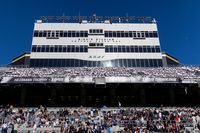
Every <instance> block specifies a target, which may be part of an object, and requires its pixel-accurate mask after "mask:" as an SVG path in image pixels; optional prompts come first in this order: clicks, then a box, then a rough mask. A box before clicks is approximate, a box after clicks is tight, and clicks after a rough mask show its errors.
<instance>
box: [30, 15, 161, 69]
mask: <svg viewBox="0 0 200 133" xmlns="http://www.w3.org/2000/svg"><path fill="white" fill-rule="evenodd" d="M30 66H31V67H162V66H163V62H162V53H161V49H160V41H159V36H158V29H157V24H156V22H155V21H154V20H152V21H149V22H142V23H139V22H128V21H126V22H121V21H120V20H119V22H112V21H111V20H103V21H97V20H96V19H95V21H89V20H81V21H79V22H44V20H38V21H36V22H35V24H34V32H33V40H32V49H31V56H30Z"/></svg>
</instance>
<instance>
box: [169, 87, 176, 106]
mask: <svg viewBox="0 0 200 133" xmlns="http://www.w3.org/2000/svg"><path fill="white" fill-rule="evenodd" d="M169 98H170V104H172V105H174V104H175V94H174V89H173V88H172V87H170V89H169Z"/></svg>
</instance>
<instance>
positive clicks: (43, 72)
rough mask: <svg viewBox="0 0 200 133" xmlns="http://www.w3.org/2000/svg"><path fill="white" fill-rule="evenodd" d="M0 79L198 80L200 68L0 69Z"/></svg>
mask: <svg viewBox="0 0 200 133" xmlns="http://www.w3.org/2000/svg"><path fill="white" fill-rule="evenodd" d="M0 75H1V77H3V76H4V77H79V76H80V77H84V76H86V77H134V76H138V75H140V76H149V77H161V78H186V79H188V78H192V79H200V67H192V66H191V67H189V66H180V67H158V68H151V67H149V68H125V67H119V68H117V67H106V68H102V67H74V68H17V67H8V68H4V69H0Z"/></svg>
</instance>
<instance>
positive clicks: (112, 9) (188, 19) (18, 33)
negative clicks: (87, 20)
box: [0, 0, 200, 65]
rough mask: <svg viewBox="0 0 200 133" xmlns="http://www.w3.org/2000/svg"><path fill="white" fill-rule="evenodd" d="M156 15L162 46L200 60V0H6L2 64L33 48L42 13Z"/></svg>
mask: <svg viewBox="0 0 200 133" xmlns="http://www.w3.org/2000/svg"><path fill="white" fill-rule="evenodd" d="M79 13H80V15H84V16H88V15H92V14H93V13H96V14H97V15H99V16H102V15H105V16H112V15H116V16H125V15H126V14H128V15H129V16H152V17H154V18H156V20H157V22H158V28H159V35H160V41H161V48H162V50H163V51H166V52H168V53H170V54H171V55H173V56H175V57H176V58H178V59H179V60H180V62H181V63H183V64H193V65H198V64H200V52H199V51H200V0H2V1H0V18H1V19H0V29H1V32H0V46H1V47H0V64H7V63H9V62H10V61H11V60H12V58H14V57H15V56H17V55H19V54H21V53H23V52H25V51H30V48H31V42H32V32H33V24H34V21H35V20H36V19H38V18H39V17H40V16H62V15H63V14H65V15H69V16H73V15H78V14H79Z"/></svg>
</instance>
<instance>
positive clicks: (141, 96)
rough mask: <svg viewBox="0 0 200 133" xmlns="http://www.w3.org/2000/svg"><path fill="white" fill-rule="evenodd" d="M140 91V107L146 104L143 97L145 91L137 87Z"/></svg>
mask: <svg viewBox="0 0 200 133" xmlns="http://www.w3.org/2000/svg"><path fill="white" fill-rule="evenodd" d="M139 91H140V102H141V104H142V105H145V104H146V97H145V89H144V88H143V87H139Z"/></svg>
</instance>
